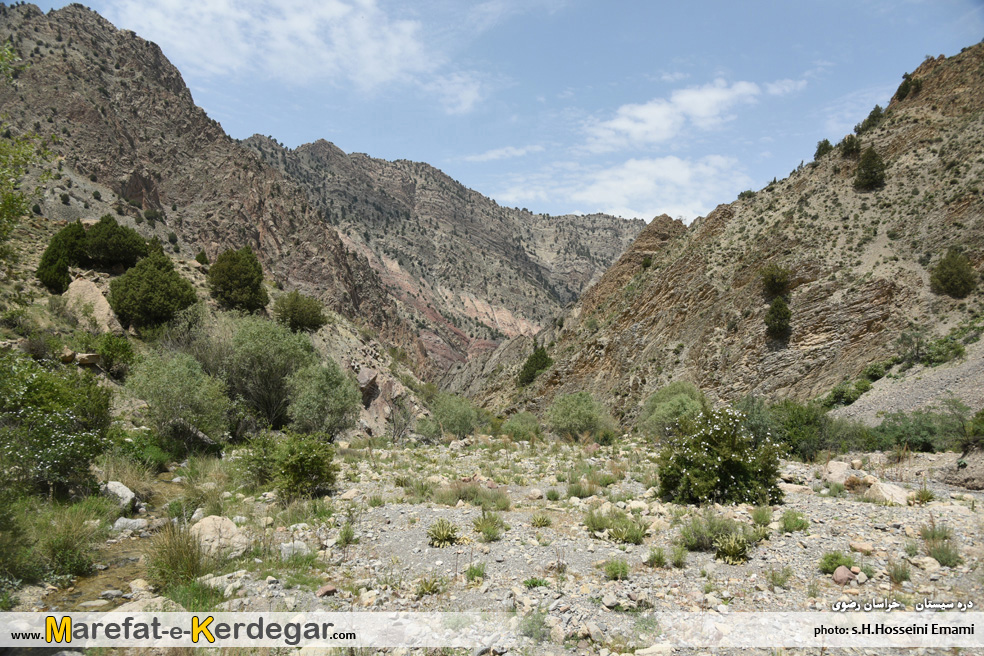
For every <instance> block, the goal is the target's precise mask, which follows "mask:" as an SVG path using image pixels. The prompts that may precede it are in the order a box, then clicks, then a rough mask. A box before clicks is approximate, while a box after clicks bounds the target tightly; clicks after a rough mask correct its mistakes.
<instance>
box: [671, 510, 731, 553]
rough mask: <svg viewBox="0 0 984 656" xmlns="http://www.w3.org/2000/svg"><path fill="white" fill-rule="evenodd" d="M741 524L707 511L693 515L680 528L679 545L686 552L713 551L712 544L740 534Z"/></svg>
mask: <svg viewBox="0 0 984 656" xmlns="http://www.w3.org/2000/svg"><path fill="white" fill-rule="evenodd" d="M742 532H743V529H742V526H741V524H739V523H738V522H736V521H735V520H733V519H728V518H726V517H721V516H720V515H715V514H714V513H712V512H711V511H710V510H709V509H705V510H704V512H703V513H701V514H699V515H694V516H693V517H691V518H690V520H689V521H687V522H686V523H685V524H683V526H681V527H680V545H681V546H683V547H684V548H685V549H686V550H687V551H714V549H715V546H714V543H715V542H718V541H719V540H720V539H721V538H723V537H725V536H727V535H731V534H733V533H739V534H740V533H742Z"/></svg>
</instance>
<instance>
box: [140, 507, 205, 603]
mask: <svg viewBox="0 0 984 656" xmlns="http://www.w3.org/2000/svg"><path fill="white" fill-rule="evenodd" d="M215 565H216V559H215V558H212V557H211V556H209V555H208V553H207V552H206V551H205V549H204V548H203V547H202V544H201V542H199V541H198V539H197V538H195V536H193V535H192V534H191V531H190V530H189V529H188V526H187V525H186V524H174V523H171V522H169V523H167V524H165V525H164V528H163V529H161V531H160V532H159V533H158V534H157V535H156V536H154V539H153V542H152V543H151V547H150V554H149V556H148V561H147V574H148V577H149V578H150V580H151V582H153V583H155V584H157V585H158V586H160V587H162V588H164V589H165V592H166V591H168V590H170V589H172V588H177V587H178V586H182V585H186V584H189V583H192V582H194V581H195V579H197V578H198V577H199V576H202V575H204V574H208V573H209V572H210V571H211V570H212V569H213V568H214V566H215ZM182 605H183V604H182Z"/></svg>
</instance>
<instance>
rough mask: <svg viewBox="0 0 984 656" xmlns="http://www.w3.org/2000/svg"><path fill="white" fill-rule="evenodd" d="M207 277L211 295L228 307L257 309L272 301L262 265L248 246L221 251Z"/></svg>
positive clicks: (248, 309) (244, 309)
mask: <svg viewBox="0 0 984 656" xmlns="http://www.w3.org/2000/svg"><path fill="white" fill-rule="evenodd" d="M207 279H208V284H209V287H210V288H211V290H212V296H213V297H215V300H217V301H218V302H219V305H221V306H222V307H224V308H226V309H230V310H243V311H245V312H256V311H257V310H262V309H263V308H265V307H266V305H267V303H268V302H269V301H270V298H269V297H268V296H267V293H266V289H264V288H263V267H261V266H260V261H259V260H257V259H256V255H255V254H254V253H253V249H252V248H250V247H249V246H243V247H242V248H240V249H239V250H238V251H234V250H227V251H225V252H223V253H221V254H220V255H219V256H218V257H217V258H215V264H213V265H212V266H211V267H210V268H209V270H208V278H207Z"/></svg>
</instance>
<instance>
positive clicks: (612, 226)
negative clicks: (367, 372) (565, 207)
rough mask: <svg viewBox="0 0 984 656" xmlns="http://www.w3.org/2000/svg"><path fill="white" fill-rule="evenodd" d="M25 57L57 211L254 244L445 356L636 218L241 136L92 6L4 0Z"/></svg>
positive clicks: (278, 269) (516, 329)
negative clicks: (499, 193)
mask: <svg viewBox="0 0 984 656" xmlns="http://www.w3.org/2000/svg"><path fill="white" fill-rule="evenodd" d="M0 38H2V39H4V40H7V39H10V41H11V42H12V43H13V46H14V48H15V50H16V52H17V53H18V55H19V56H20V58H21V59H22V60H23V63H24V64H26V66H25V67H24V68H23V70H22V71H20V72H19V74H18V77H17V80H16V81H15V84H14V85H12V86H9V87H7V88H5V89H3V90H0V107H2V109H3V113H4V114H5V116H6V121H7V123H8V124H9V125H10V128H11V133H12V134H21V133H25V132H34V133H37V134H41V135H44V136H49V135H50V136H51V137H52V138H53V140H54V141H53V146H52V151H53V154H54V159H53V160H52V162H51V163H52V165H54V164H55V163H57V166H58V171H57V173H56V175H55V179H54V180H53V181H51V182H50V183H49V184H48V185H47V186H46V191H45V195H44V197H43V198H42V199H41V200H40V202H39V203H38V211H37V213H38V214H39V215H42V216H44V217H46V218H50V219H55V220H75V219H77V218H83V219H85V218H93V217H98V216H100V215H101V214H104V213H107V212H109V213H114V214H115V215H116V216H117V217H118V218H119V219H120V220H121V221H123V222H124V223H127V224H129V225H132V226H134V227H136V228H137V229H138V230H139V231H141V232H142V233H143V234H145V235H148V236H149V235H151V234H154V235H156V236H158V237H160V238H161V240H162V241H170V243H171V244H172V245H173V249H174V251H175V253H177V254H179V255H180V256H183V257H185V258H188V257H190V256H192V255H194V254H195V253H197V252H198V251H199V250H204V251H205V252H206V254H207V255H208V256H209V257H211V258H214V257H215V256H216V255H217V254H218V253H220V252H221V251H223V250H225V249H227V248H231V247H236V248H238V247H241V246H243V245H245V244H249V245H251V246H252V247H253V248H254V250H256V252H257V254H258V255H259V257H260V260H261V262H262V263H263V266H264V268H265V270H266V272H267V273H268V274H269V275H270V276H271V277H272V278H273V279H274V280H275V281H276V282H277V284H278V285H280V286H282V287H284V288H286V289H294V288H299V289H301V290H302V291H304V292H306V293H308V294H312V295H316V296H318V297H320V298H321V299H322V300H323V301H324V302H325V303H326V304H327V305H328V306H329V307H330V308H331V309H333V310H336V311H338V312H340V313H342V314H344V315H346V316H348V317H351V318H354V319H357V320H358V321H359V322H361V323H364V324H365V325H366V327H367V328H369V329H371V330H373V331H375V332H376V333H378V335H379V337H380V339H381V340H383V341H384V342H387V343H390V344H395V345H397V346H400V347H402V348H404V349H405V350H406V351H407V352H408V353H409V354H410V356H411V358H412V359H414V360H415V361H416V362H417V363H418V365H419V366H420V367H421V368H422V369H424V370H432V371H443V370H444V369H445V368H446V367H447V366H448V365H449V364H450V363H452V362H456V361H461V360H463V359H465V358H466V357H467V355H468V353H469V352H471V351H481V350H483V349H489V348H493V347H494V346H495V343H496V342H495V341H494V340H499V339H502V338H503V337H505V336H512V335H518V334H532V333H534V332H536V331H537V330H539V329H540V328H542V327H543V326H544V325H546V324H547V323H549V321H550V320H551V319H552V317H553V316H554V315H556V314H557V313H559V311H560V309H561V307H562V306H563V305H564V304H566V303H569V302H570V301H572V300H574V299H575V298H576V296H577V295H578V294H579V293H580V292H581V291H582V290H583V289H584V288H585V287H586V286H587V285H588V284H590V283H591V282H593V281H594V280H596V279H597V278H598V277H600V275H601V273H602V272H603V271H604V270H605V269H606V268H607V267H608V266H609V265H610V264H611V263H612V262H613V261H614V260H615V258H616V257H617V256H618V255H619V254H620V253H621V251H622V250H624V248H625V247H626V246H627V245H628V244H629V243H630V242H631V241H632V239H633V238H634V237H635V235H636V234H637V233H638V231H639V230H640V229H641V228H642V222H641V221H634V222H630V221H623V220H621V219H616V218H614V217H607V216H592V217H583V218H582V217H556V218H554V217H546V216H534V215H531V214H529V213H528V212H521V211H519V210H512V209H505V208H500V207H499V206H498V205H496V204H495V203H494V202H493V201H491V200H490V199H488V198H486V197H484V196H482V195H480V194H478V193H476V192H474V191H471V190H468V189H466V188H464V187H462V186H461V185H460V184H458V183H456V182H454V181H453V180H451V179H450V178H448V177H447V176H446V175H444V174H443V173H441V172H440V171H437V170H436V169H433V168H432V167H430V166H428V165H426V164H419V163H411V162H402V161H401V162H396V163H390V162H384V161H381V160H374V159H371V158H369V157H367V156H364V155H346V154H344V153H342V152H341V151H339V150H338V149H337V148H335V147H334V146H332V145H331V144H328V143H327V142H323V141H319V142H317V143H315V144H310V145H307V146H304V147H302V148H299V149H297V150H295V151H286V150H284V149H283V148H282V147H280V146H279V145H277V144H276V142H274V141H272V140H270V139H263V138H258V137H254V138H252V139H250V140H248V141H247V142H246V143H245V144H240V143H237V142H236V141H235V140H233V139H231V138H230V137H229V136H228V135H226V134H225V132H224V131H223V130H222V128H221V126H220V125H219V124H218V123H216V122H215V121H213V120H212V119H210V118H209V117H208V116H207V115H206V114H205V112H204V111H202V110H201V109H200V108H199V107H197V106H196V105H195V104H194V102H193V100H192V97H191V94H190V92H189V90H188V88H187V87H186V86H185V84H184V81H183V80H182V78H181V74H180V73H179V71H178V70H177V69H176V68H175V67H174V66H172V65H171V64H170V63H169V62H168V61H167V60H166V58H165V57H164V56H163V54H162V53H161V51H160V49H159V48H158V47H157V46H156V45H155V44H153V43H149V42H147V41H144V40H142V39H141V38H139V37H138V36H136V35H135V34H134V33H132V32H130V31H126V30H117V29H116V28H115V27H114V26H113V25H111V24H110V23H109V22H108V21H106V20H105V19H103V18H102V17H100V16H99V15H98V14H96V13H95V12H92V11H91V10H89V9H87V8H85V7H82V6H81V5H70V6H68V7H65V8H64V9H60V10H55V11H51V12H49V13H48V14H47V15H45V14H43V13H42V12H41V11H40V10H39V9H37V7H35V6H33V5H19V6H15V7H6V6H2V5H0Z"/></svg>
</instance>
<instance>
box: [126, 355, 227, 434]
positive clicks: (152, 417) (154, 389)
mask: <svg viewBox="0 0 984 656" xmlns="http://www.w3.org/2000/svg"><path fill="white" fill-rule="evenodd" d="M126 387H127V389H128V390H130V391H131V392H132V393H133V394H134V395H135V396H136V397H137V398H140V399H143V400H144V401H146V402H147V406H148V407H147V418H148V420H149V421H150V423H151V424H152V425H153V427H154V429H155V430H156V431H157V432H158V434H159V435H160V436H161V437H163V438H165V439H168V440H173V441H176V442H177V443H179V444H181V445H184V446H185V447H186V448H187V447H195V446H197V447H201V446H204V445H201V444H198V442H199V441H200V439H199V438H198V435H197V433H196V431H200V432H201V433H203V434H204V435H205V436H207V437H208V438H209V439H210V440H212V441H216V442H217V441H219V440H220V439H222V436H223V433H224V432H225V428H226V410H227V409H228V407H229V399H228V398H226V395H225V385H223V384H222V382H221V381H219V380H217V379H215V378H212V377H211V376H209V375H208V374H206V373H205V372H204V371H202V368H201V365H199V364H198V362H196V361H195V359H194V358H192V357H191V356H190V355H187V354H185V353H169V354H156V353H151V354H149V355H147V356H146V357H144V358H143V359H142V360H140V361H139V362H138V363H137V364H135V365H134V367H133V371H132V372H131V373H130V375H129V377H128V379H127V382H126Z"/></svg>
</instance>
